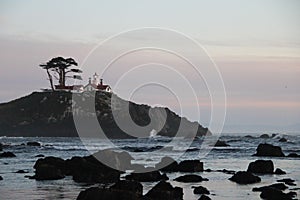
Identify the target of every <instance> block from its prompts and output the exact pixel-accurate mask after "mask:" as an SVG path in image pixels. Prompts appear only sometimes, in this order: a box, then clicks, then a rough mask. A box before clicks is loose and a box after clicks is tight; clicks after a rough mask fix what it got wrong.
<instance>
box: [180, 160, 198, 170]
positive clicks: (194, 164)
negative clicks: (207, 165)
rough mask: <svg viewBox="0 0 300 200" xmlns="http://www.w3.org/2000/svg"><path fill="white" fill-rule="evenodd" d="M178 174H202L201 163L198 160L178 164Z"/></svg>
mask: <svg viewBox="0 0 300 200" xmlns="http://www.w3.org/2000/svg"><path fill="white" fill-rule="evenodd" d="M177 171H179V172H203V162H200V160H184V161H182V162H180V163H179V164H178V167H177Z"/></svg>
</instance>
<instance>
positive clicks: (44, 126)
mask: <svg viewBox="0 0 300 200" xmlns="http://www.w3.org/2000/svg"><path fill="white" fill-rule="evenodd" d="M112 96H113V97H114V101H117V103H115V104H114V105H112V103H111V99H112ZM74 97H75V98H74ZM75 99H76V100H75ZM74 101H75V102H74ZM76 101H81V103H80V105H81V106H80V107H79V106H78V107H76V105H79V104H78V102H76ZM89 101H93V102H92V103H94V104H93V105H95V107H94V108H95V109H94V112H93V111H92V110H90V108H88V107H85V106H82V105H86V104H87V102H89ZM74 103H75V104H74ZM76 103H77V104H76ZM122 104H128V105H129V113H130V116H131V118H132V120H133V121H134V122H135V123H136V124H137V125H139V126H147V125H148V124H149V123H150V121H151V119H152V120H154V122H152V123H151V125H152V126H149V127H147V128H148V130H147V131H145V132H144V133H140V134H141V135H140V137H148V136H149V134H150V132H151V131H152V130H159V131H157V135H161V136H169V137H174V136H175V135H176V133H177V131H178V128H179V125H180V123H181V122H184V123H183V124H185V126H184V132H185V136H186V137H189V136H190V135H191V133H192V131H193V130H197V134H196V135H197V136H204V135H206V134H211V133H210V132H209V130H208V129H207V128H204V127H202V126H201V125H200V124H198V123H197V122H190V121H188V120H187V119H186V118H184V117H180V116H178V115H177V114H176V113H174V112H172V111H171V110H169V109H168V108H162V107H155V108H151V107H150V106H148V105H139V104H136V103H133V102H130V101H126V100H123V99H121V98H119V97H118V96H116V95H115V94H113V93H109V92H102V91H97V92H83V93H77V94H74V93H71V92H67V91H47V92H33V93H32V94H30V95H28V96H25V97H22V98H19V99H16V100H13V101H11V102H8V103H2V104H0V130H1V132H0V136H25V137H33V136H34V137H35V136H39V137H77V136H78V134H77V130H76V127H75V124H74V120H73V115H80V118H82V119H83V120H84V121H85V122H89V119H91V118H93V117H95V115H96V117H97V119H98V122H99V124H100V125H101V128H102V129H103V131H104V132H105V134H106V135H107V137H108V138H132V137H133V136H131V135H128V134H126V133H125V132H124V131H122V130H121V129H120V128H119V127H118V126H117V124H116V122H115V120H114V116H113V115H112V111H115V113H117V116H118V117H121V118H122V116H123V115H125V113H123V112H124V111H123V109H121V107H122ZM74 105H75V106H74ZM74 109H75V110H74ZM150 109H152V112H149V111H150ZM161 111H165V112H163V113H166V115H167V116H166V123H164V124H163V125H162V124H161V123H162V117H163V116H161V113H162V112H161ZM149 115H151V119H150V117H149ZM86 126H87V127H86V130H87V136H88V135H89V133H88V131H89V127H88V126H89V125H88V123H87V124H86ZM159 126H161V127H162V128H161V129H159Z"/></svg>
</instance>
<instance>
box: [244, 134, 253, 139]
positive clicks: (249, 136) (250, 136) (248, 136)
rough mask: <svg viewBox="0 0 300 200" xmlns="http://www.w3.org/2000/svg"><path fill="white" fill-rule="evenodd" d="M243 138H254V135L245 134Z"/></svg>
mask: <svg viewBox="0 0 300 200" xmlns="http://www.w3.org/2000/svg"><path fill="white" fill-rule="evenodd" d="M244 137H245V138H250V139H253V138H255V137H253V136H252V135H246V136H244Z"/></svg>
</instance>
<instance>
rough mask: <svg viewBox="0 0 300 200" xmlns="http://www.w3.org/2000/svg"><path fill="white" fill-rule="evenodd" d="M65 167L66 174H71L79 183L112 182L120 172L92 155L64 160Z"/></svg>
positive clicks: (118, 177)
mask: <svg viewBox="0 0 300 200" xmlns="http://www.w3.org/2000/svg"><path fill="white" fill-rule="evenodd" d="M66 168H67V171H66V174H67V175H72V177H73V180H74V181H75V182H79V183H81V182H83V183H114V182H117V181H118V180H119V179H120V174H121V172H120V171H118V170H115V169H112V168H110V167H108V166H106V165H104V164H102V163H101V162H99V161H98V160H97V159H95V158H93V157H73V158H71V159H69V160H66Z"/></svg>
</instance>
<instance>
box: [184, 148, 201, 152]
mask: <svg viewBox="0 0 300 200" xmlns="http://www.w3.org/2000/svg"><path fill="white" fill-rule="evenodd" d="M199 150H200V149H198V148H189V149H187V150H186V152H193V151H199Z"/></svg>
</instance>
